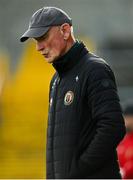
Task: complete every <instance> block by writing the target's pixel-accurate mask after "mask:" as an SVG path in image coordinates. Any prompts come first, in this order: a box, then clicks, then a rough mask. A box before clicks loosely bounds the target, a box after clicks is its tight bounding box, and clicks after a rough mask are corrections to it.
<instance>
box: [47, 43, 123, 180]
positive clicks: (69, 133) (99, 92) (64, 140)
mask: <svg viewBox="0 0 133 180" xmlns="http://www.w3.org/2000/svg"><path fill="white" fill-rule="evenodd" d="M53 65H54V67H55V68H56V70H57V72H56V74H55V75H54V77H53V79H52V81H51V86H50V106H49V119H48V131H47V168H46V169H47V179H50V178H51V179H65V178H70V179H90V178H95V179H96V178H100V179H104V178H109V179H112V178H115V179H119V178H121V177H120V173H119V166H118V161H117V153H116V147H117V145H118V144H119V142H120V141H121V140H122V138H123V137H124V135H125V126H124V120H123V116H122V112H121V107H120V103H119V97H118V95H117V88H116V82H115V77H114V74H113V72H112V70H111V68H110V67H109V65H108V64H107V63H106V62H105V61H104V60H102V59H101V58H99V57H97V56H95V55H94V54H91V53H90V52H88V51H87V49H86V48H85V46H84V45H83V43H81V42H76V43H75V44H74V46H73V47H72V48H71V49H70V51H69V52H68V53H67V54H66V55H65V56H64V57H62V58H60V59H59V60H58V61H57V62H56V63H54V64H53ZM68 92H70V94H71V98H72V101H71V103H70V104H69V103H67V102H66V99H65V97H66V94H67V93H68ZM68 99H69V98H68Z"/></svg>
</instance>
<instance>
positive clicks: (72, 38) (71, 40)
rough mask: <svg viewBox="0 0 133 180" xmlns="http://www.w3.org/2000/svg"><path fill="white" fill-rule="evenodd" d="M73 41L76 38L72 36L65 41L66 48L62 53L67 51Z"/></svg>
mask: <svg viewBox="0 0 133 180" xmlns="http://www.w3.org/2000/svg"><path fill="white" fill-rule="evenodd" d="M75 42H76V40H75V38H74V37H70V39H68V40H67V41H66V48H65V51H64V53H63V55H64V54H66V53H67V52H68V51H69V49H71V47H72V46H73V45H74V43H75Z"/></svg>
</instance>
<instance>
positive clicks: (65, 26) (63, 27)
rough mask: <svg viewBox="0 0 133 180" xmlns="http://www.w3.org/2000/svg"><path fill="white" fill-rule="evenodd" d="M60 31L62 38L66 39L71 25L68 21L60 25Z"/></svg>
mask: <svg viewBox="0 0 133 180" xmlns="http://www.w3.org/2000/svg"><path fill="white" fill-rule="evenodd" d="M60 31H61V34H62V35H63V38H64V40H67V39H68V38H69V36H70V34H71V26H70V25H69V24H68V23H64V24H62V25H61V28H60Z"/></svg>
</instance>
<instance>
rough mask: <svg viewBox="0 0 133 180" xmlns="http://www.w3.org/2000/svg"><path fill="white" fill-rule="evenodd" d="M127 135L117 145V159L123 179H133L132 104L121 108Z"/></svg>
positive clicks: (128, 103) (126, 104)
mask: <svg viewBox="0 0 133 180" xmlns="http://www.w3.org/2000/svg"><path fill="white" fill-rule="evenodd" d="M123 110H124V119H125V125H126V129H127V134H126V136H125V137H124V139H123V141H121V143H120V144H119V146H118V148H117V151H118V158H119V162H120V167H121V173H122V177H123V179H133V102H127V103H125V106H124V108H123Z"/></svg>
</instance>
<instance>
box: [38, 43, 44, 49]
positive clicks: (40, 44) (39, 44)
mask: <svg viewBox="0 0 133 180" xmlns="http://www.w3.org/2000/svg"><path fill="white" fill-rule="evenodd" d="M36 50H37V51H42V50H44V44H43V43H40V42H36Z"/></svg>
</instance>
